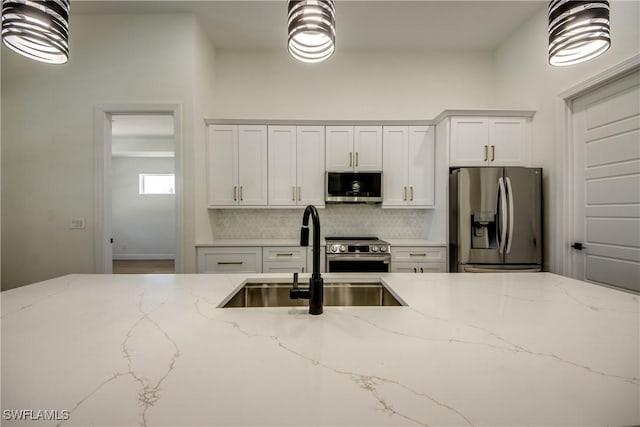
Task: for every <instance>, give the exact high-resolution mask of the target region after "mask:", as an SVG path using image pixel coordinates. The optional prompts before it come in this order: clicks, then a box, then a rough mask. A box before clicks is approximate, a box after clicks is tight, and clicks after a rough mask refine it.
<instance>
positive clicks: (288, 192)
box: [267, 126, 324, 206]
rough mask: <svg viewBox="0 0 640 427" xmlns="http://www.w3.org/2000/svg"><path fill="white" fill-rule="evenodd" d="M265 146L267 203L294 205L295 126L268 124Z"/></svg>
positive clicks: (295, 188) (295, 192) (295, 199)
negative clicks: (266, 158)
mask: <svg viewBox="0 0 640 427" xmlns="http://www.w3.org/2000/svg"><path fill="white" fill-rule="evenodd" d="M267 146H268V150H267V152H268V159H269V161H268V170H269V171H268V172H269V205H270V206H295V205H296V201H297V199H298V189H297V185H296V163H297V160H296V127H295V126H269V134H268V142H267ZM323 157H324V156H323Z"/></svg>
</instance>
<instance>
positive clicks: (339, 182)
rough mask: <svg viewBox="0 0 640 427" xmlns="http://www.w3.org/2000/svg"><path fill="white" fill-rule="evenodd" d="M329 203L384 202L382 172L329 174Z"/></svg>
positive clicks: (327, 184) (327, 186)
mask: <svg viewBox="0 0 640 427" xmlns="http://www.w3.org/2000/svg"><path fill="white" fill-rule="evenodd" d="M325 189H326V197H325V201H326V202H328V203H380V202H382V172H327V182H326V185H325Z"/></svg>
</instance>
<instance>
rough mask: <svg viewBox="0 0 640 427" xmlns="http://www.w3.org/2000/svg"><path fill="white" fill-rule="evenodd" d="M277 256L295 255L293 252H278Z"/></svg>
mask: <svg viewBox="0 0 640 427" xmlns="http://www.w3.org/2000/svg"><path fill="white" fill-rule="evenodd" d="M276 256H293V253H292V252H289V253H286V254H276Z"/></svg>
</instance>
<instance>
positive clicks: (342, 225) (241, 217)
mask: <svg viewBox="0 0 640 427" xmlns="http://www.w3.org/2000/svg"><path fill="white" fill-rule="evenodd" d="M302 213H303V210H302V209H216V210H212V211H210V212H209V215H210V219H211V222H212V225H213V233H214V238H215V239H297V238H298V237H299V235H300V225H301V224H302ZM318 213H319V214H320V224H321V229H322V236H323V237H324V236H353V235H375V236H379V237H386V238H397V239H401V238H408V239H424V238H426V236H427V231H428V230H427V226H428V220H429V217H430V215H432V211H431V210H428V209H382V207H381V206H380V205H360V204H354V205H349V204H336V205H327V207H325V208H324V209H318Z"/></svg>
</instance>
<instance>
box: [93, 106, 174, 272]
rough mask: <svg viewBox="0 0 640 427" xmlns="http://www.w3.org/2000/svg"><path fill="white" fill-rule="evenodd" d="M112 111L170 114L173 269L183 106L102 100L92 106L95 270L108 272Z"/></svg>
mask: <svg viewBox="0 0 640 427" xmlns="http://www.w3.org/2000/svg"><path fill="white" fill-rule="evenodd" d="M114 114H135V115H141V114H166V115H172V116H173V122H174V138H175V176H176V190H177V191H176V199H175V202H176V248H175V252H176V254H175V272H176V273H180V272H182V269H183V264H182V263H183V256H182V254H183V250H184V248H183V246H184V245H183V226H182V224H183V221H182V218H183V206H182V205H183V203H182V201H183V197H184V196H183V190H184V188H183V173H182V170H183V168H182V161H183V156H182V138H183V135H182V106H181V105H180V104H104V105H97V106H96V107H95V122H94V127H95V207H94V209H95V234H94V242H95V243H94V264H95V267H94V271H95V272H96V273H111V268H112V261H113V260H112V253H111V251H110V250H109V249H110V246H111V242H110V239H111V237H112V224H111V199H110V198H111V177H110V173H111V116H112V115H114Z"/></svg>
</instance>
